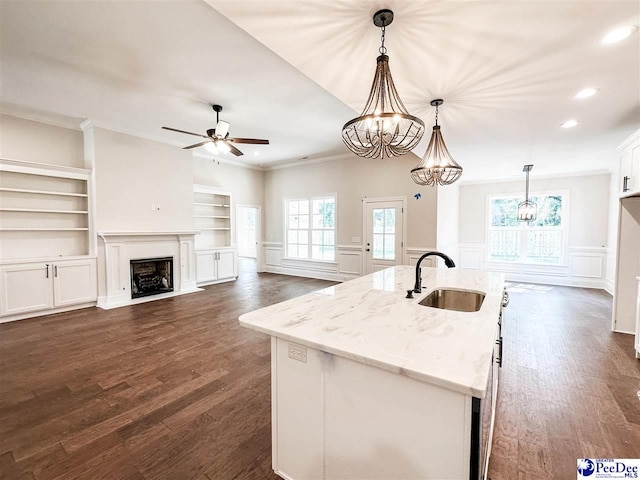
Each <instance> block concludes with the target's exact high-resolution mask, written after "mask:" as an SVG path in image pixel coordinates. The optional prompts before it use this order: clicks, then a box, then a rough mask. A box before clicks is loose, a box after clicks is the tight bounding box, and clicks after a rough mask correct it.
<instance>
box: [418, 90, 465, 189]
mask: <svg viewBox="0 0 640 480" xmlns="http://www.w3.org/2000/svg"><path fill="white" fill-rule="evenodd" d="M443 103H444V100H442V99H440V98H438V99H435V100H432V101H431V105H432V106H434V107H436V124H435V125H434V126H433V132H432V133H431V139H430V140H429V146H428V147H427V151H426V152H425V154H424V156H423V157H422V160H420V162H419V163H418V165H416V166H415V167H414V168H413V169H412V170H411V178H412V179H413V181H414V182H415V183H417V184H418V185H427V186H433V185H436V184H438V185H451V184H452V183H453V182H455V181H456V180H458V179H459V178H460V176H461V175H462V167H461V166H460V165H458V163H457V162H456V161H455V160H454V159H453V157H452V156H451V154H450V153H449V149H447V146H446V145H445V143H444V140H443V139H442V132H441V131H440V125H438V107H439V106H440V105H442V104H443Z"/></svg>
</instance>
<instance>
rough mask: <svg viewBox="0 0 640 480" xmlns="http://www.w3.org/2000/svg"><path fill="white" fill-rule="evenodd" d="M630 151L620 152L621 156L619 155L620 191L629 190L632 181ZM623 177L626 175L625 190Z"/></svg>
mask: <svg viewBox="0 0 640 480" xmlns="http://www.w3.org/2000/svg"><path fill="white" fill-rule="evenodd" d="M631 160H632V159H631V152H630V151H628V150H627V151H626V152H624V153H623V154H622V156H621V157H620V184H619V188H620V192H621V193H626V192H628V191H630V190H631V187H632V185H631V183H632V182H633V181H634V179H633V178H632V175H633V165H632V163H631ZM625 177H628V181H627V190H626V191H625V190H624V183H625V182H624V179H625Z"/></svg>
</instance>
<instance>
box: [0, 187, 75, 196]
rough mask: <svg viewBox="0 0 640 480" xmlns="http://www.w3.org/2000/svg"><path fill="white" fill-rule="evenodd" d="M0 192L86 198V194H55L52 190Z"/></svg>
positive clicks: (11, 189)
mask: <svg viewBox="0 0 640 480" xmlns="http://www.w3.org/2000/svg"><path fill="white" fill-rule="evenodd" d="M0 192H14V193H29V194H33V195H54V196H60V197H86V196H87V194H86V193H67V192H55V191H51V190H31V189H28V188H8V187H0Z"/></svg>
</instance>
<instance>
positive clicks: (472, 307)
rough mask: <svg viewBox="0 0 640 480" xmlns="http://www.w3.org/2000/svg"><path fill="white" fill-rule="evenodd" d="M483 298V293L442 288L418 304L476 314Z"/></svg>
mask: <svg viewBox="0 0 640 480" xmlns="http://www.w3.org/2000/svg"><path fill="white" fill-rule="evenodd" d="M484 297H485V295H484V293H479V292H469V291H465V290H455V289H449V288H442V289H439V290H434V291H433V292H431V293H430V294H429V295H427V296H426V297H424V298H423V299H422V300H420V302H418V303H419V304H420V305H423V306H425V307H433V308H442V309H443V310H455V311H456V312H477V311H478V310H480V307H481V306H482V302H483V301H484Z"/></svg>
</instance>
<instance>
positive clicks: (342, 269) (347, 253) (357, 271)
mask: <svg viewBox="0 0 640 480" xmlns="http://www.w3.org/2000/svg"><path fill="white" fill-rule="evenodd" d="M337 255H338V273H341V274H346V275H358V276H360V275H362V246H360V245H356V246H351V245H338V248H337Z"/></svg>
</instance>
